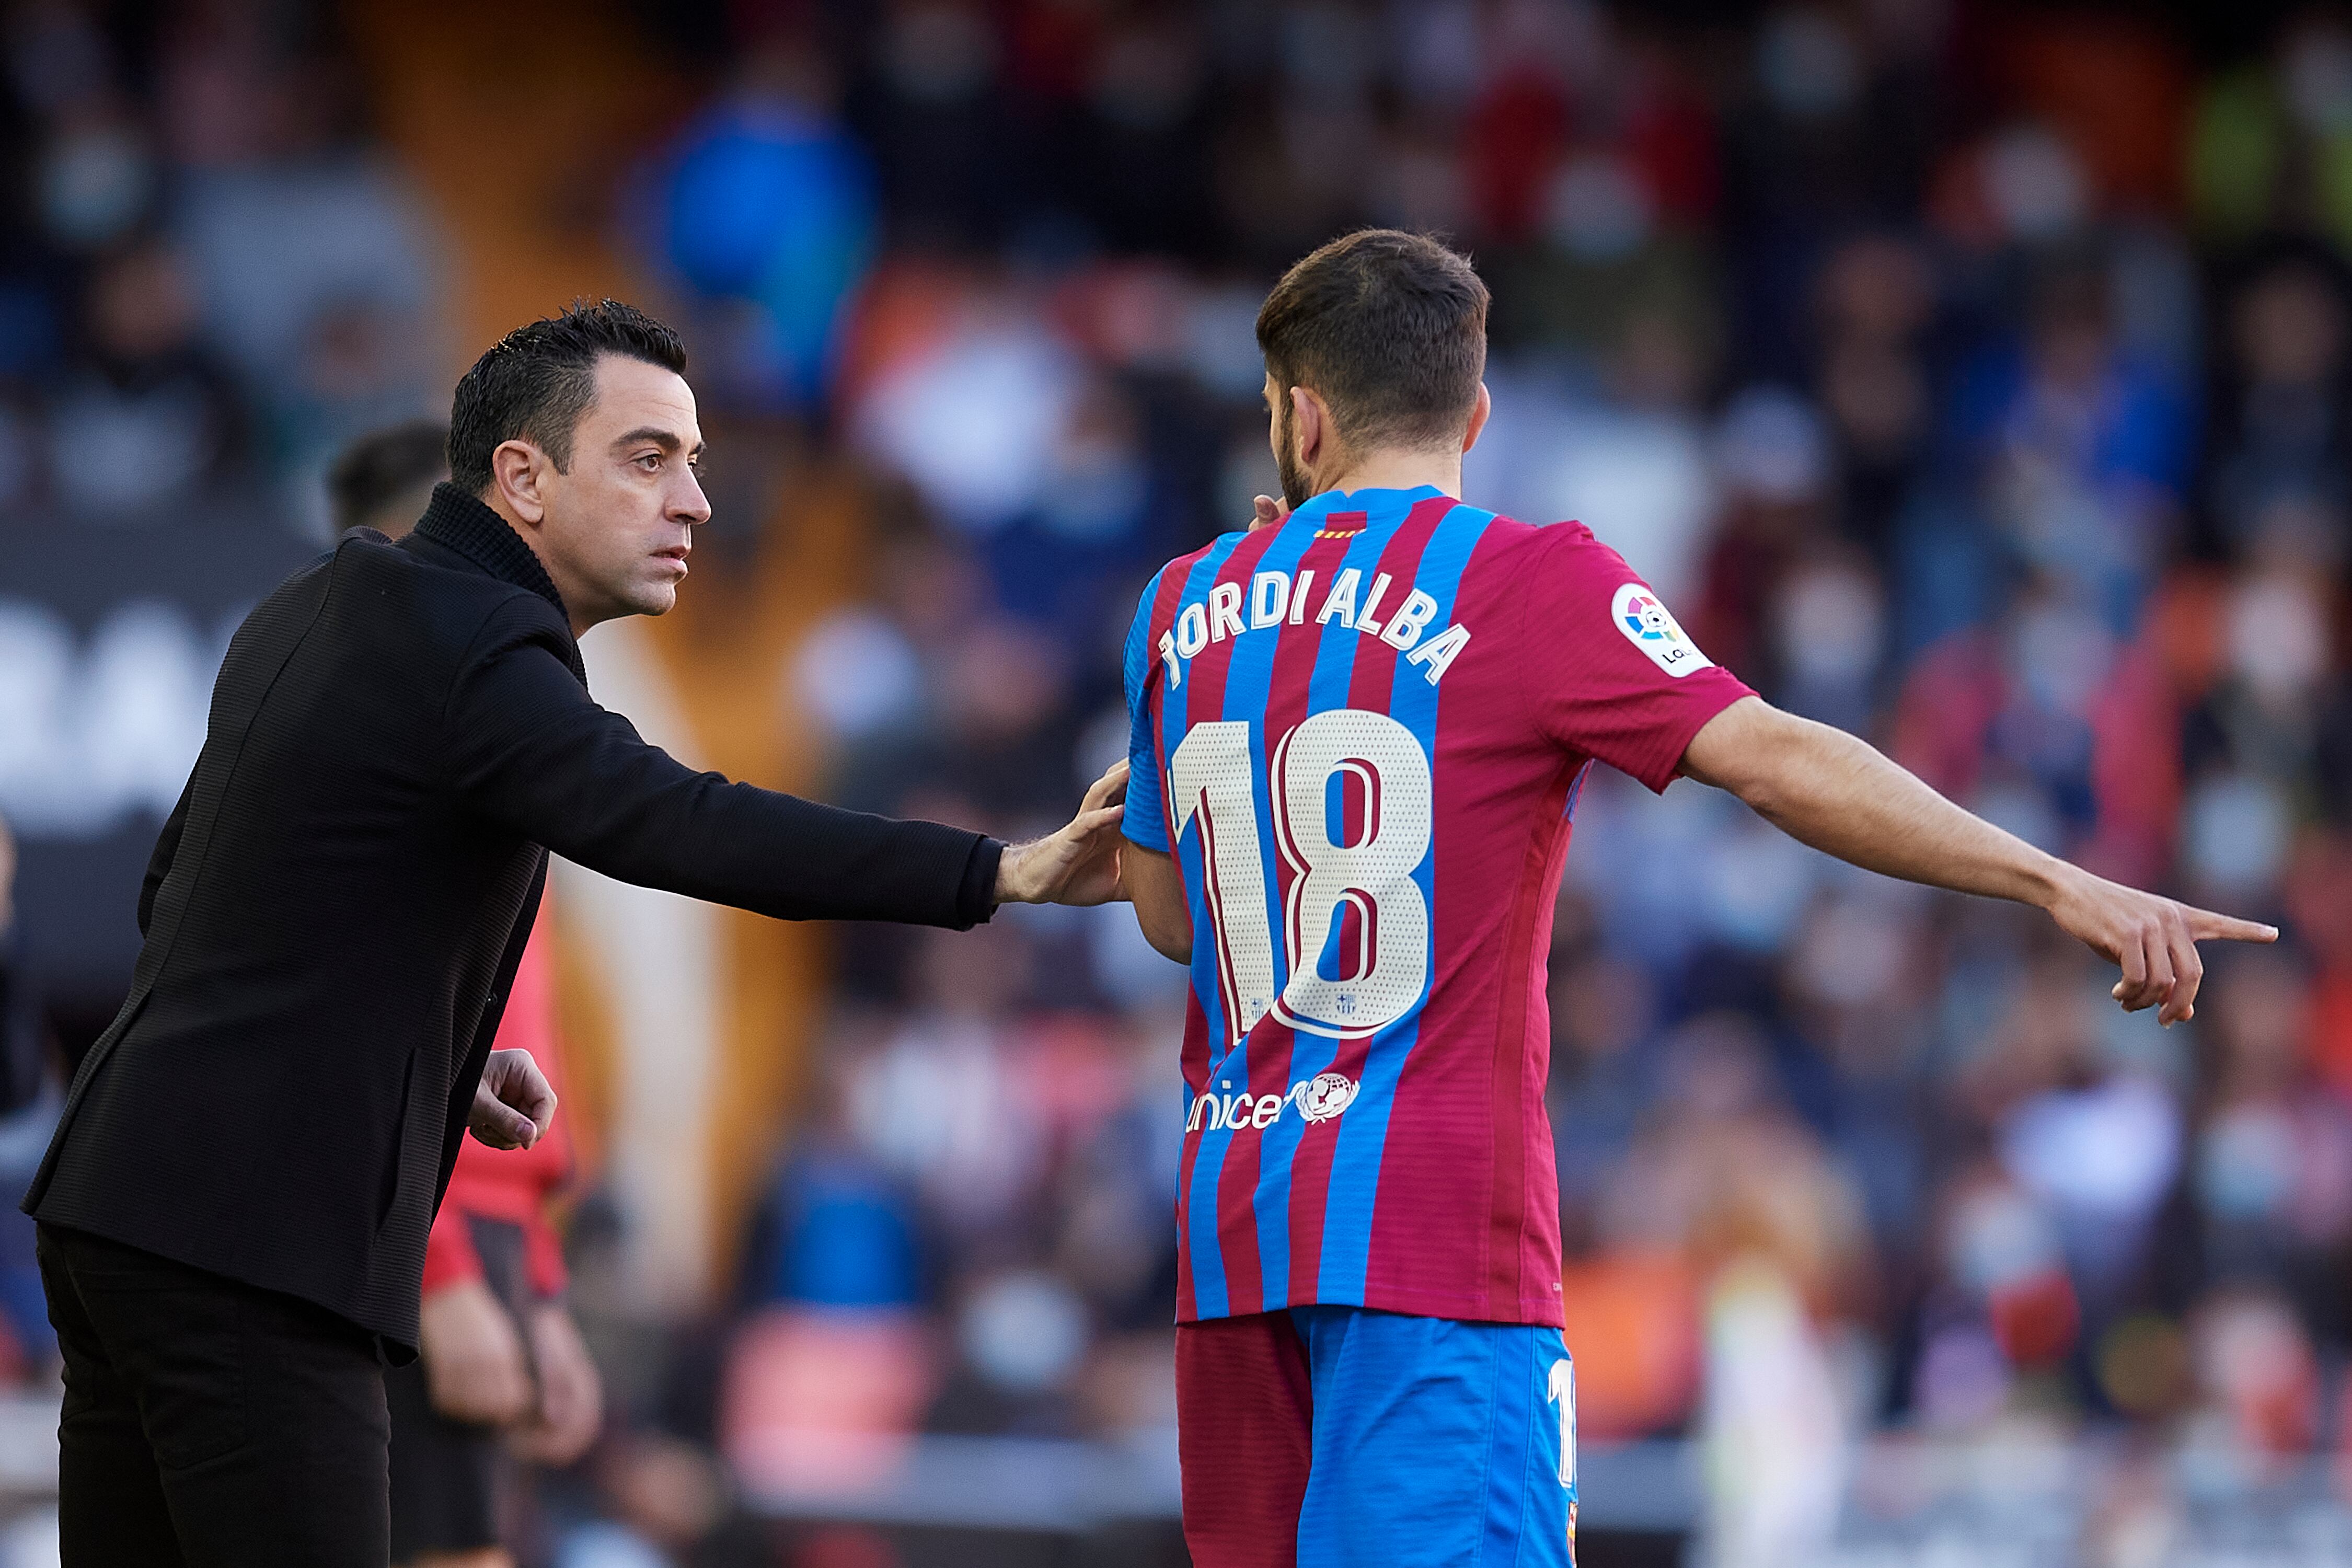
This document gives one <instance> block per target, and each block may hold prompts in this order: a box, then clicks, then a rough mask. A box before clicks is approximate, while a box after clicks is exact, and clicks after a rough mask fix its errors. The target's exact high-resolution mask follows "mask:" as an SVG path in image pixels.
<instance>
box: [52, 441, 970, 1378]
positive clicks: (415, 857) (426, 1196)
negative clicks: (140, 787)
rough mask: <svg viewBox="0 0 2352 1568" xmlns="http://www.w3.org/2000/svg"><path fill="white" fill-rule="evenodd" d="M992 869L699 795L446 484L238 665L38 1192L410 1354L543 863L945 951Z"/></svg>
mask: <svg viewBox="0 0 2352 1568" xmlns="http://www.w3.org/2000/svg"><path fill="white" fill-rule="evenodd" d="M1002 849H1003V847H1002V846H1001V845H999V844H997V843H996V842H995V841H994V840H992V839H987V838H983V837H981V836H980V835H978V834H975V833H967V832H963V831H961V829H957V828H952V827H943V826H939V825H937V824H934V823H922V822H893V821H890V820H887V819H886V818H883V817H878V816H865V815H863V814H860V813H856V812H846V811H839V810H835V809H834V808H833V807H831V806H825V805H814V804H812V803H810V802H807V801H803V800H796V799H794V798H793V797H792V796H790V795H776V794H772V793H771V792H769V791H767V790H762V789H755V788H753V787H751V785H749V784H730V783H729V782H727V781H726V780H725V779H724V778H721V777H720V776H719V775H718V774H717V773H694V772H692V771H690V770H688V768H686V767H684V766H683V765H681V764H680V763H677V761H675V760H674V759H672V758H671V757H670V756H669V755H668V753H667V752H663V751H661V750H660V749H658V748H657V747H655V746H652V745H648V744H647V743H646V742H645V741H643V740H642V739H640V738H639V737H638V734H637V732H636V731H635V728H633V727H632V726H631V725H630V723H629V721H627V720H625V719H624V718H622V717H621V716H620V715H618V714H616V713H610V712H607V711H606V710H604V709H602V708H600V707H598V706H597V705H596V704H595V703H594V702H593V700H590V698H589V695H588V689H587V682H586V676H585V673H584V671H583V668H582V665H581V662H580V650H579V647H578V646H577V645H576V644H575V643H574V642H573V641H572V633H571V631H570V629H569V626H568V625H567V622H566V619H565V616H564V614H563V609H562V601H561V600H560V599H559V598H558V596H557V594H556V590H555V586H554V584H552V583H551V582H550V581H549V580H548V577H547V574H546V572H545V571H544V570H543V569H541V566H540V563H539V560H538V558H537V557H536V556H534V555H533V554H532V553H531V552H530V547H529V546H528V545H526V544H524V543H523V542H522V540H521V538H520V536H518V535H517V534H516V533H515V532H514V531H513V530H511V529H510V528H509V527H508V526H507V524H506V522H505V521H503V520H502V519H501V518H499V515H498V514H497V513H496V512H494V511H492V510H490V509H489V508H488V507H487V506H484V505H483V504H482V503H481V502H480V501H479V500H476V499H474V498H473V497H472V496H469V495H467V494H466V493H465V492H463V491H461V490H458V489H455V488H454V487H452V486H449V485H443V486H442V487H441V488H440V489H437V490H436V491H435V492H434V496H433V501H432V504H431V506H430V507H429V508H428V509H427V510H426V511H425V518H424V521H422V522H421V523H419V524H418V526H417V529H416V531H415V533H413V534H411V535H410V536H409V537H408V538H406V539H404V540H402V541H401V542H399V543H397V544H394V543H392V542H388V541H386V540H385V539H384V537H383V535H382V534H380V533H376V532H373V531H365V530H363V531H359V532H357V533H354V534H352V535H351V536H349V537H347V538H345V539H344V540H343V541H342V542H341V543H340V544H339V545H338V546H337V547H336V549H335V551H334V552H333V553H332V554H331V555H328V556H326V557H324V558H323V559H321V560H320V561H319V562H318V563H315V564H313V565H311V566H310V567H308V568H306V569H304V570H303V571H301V572H299V573H297V574H295V575H294V576H293V577H291V578H289V580H288V581H287V582H286V583H285V584H284V585H282V586H281V587H279V588H278V591H277V592H275V593H274V594H272V595H270V596H269V597H268V599H266V600H264V601H263V602H262V604H261V605H260V607H259V608H257V609H256V610H255V611H254V612H253V614H252V615H251V616H248V617H247V620H246V622H245V625H244V626H242V627H240V628H239V629H238V631H237V634H236V637H235V639H234V640H232V641H231V643H230V644H229V649H228V655H227V658H226V661H225V662H224V663H223V665H222V667H221V672H220V678H219V679H218V680H217V681H216V682H215V684H214V687H213V702H212V714H211V720H210V724H209V728H208V730H207V732H206V734H205V746H204V751H203V752H202V753H201V754H200V755H199V756H198V758H197V761H196V765H195V771H194V773H193V774H192V775H191V776H190V778H189V780H188V787H187V789H186V791H185V792H184V794H183V795H181V797H180V803H179V805H178V807H177V808H176V809H175V810H174V811H173V813H172V815H171V817H170V819H169V820H168V821H167V822H166V823H165V824H164V826H163V837H161V839H160V840H159V841H158V842H157V844H156V846H155V856H154V859H153V862H152V865H151V866H150V867H149V868H148V873H147V881H146V886H145V889H144V890H143V891H142V895H141V897H140V900H139V923H140V927H141V929H142V931H143V932H144V933H145V935H146V945H145V947H144V948H143V949H142V952H141V953H140V956H139V963H138V967H137V969H136V971H135V972H134V974H133V978H132V982H131V994H130V996H129V998H128V999H127V1000H126V1001H125V1002H124V1004H123V1006H122V1011H121V1013H120V1014H119V1015H117V1016H116V1017H115V1020H114V1022H113V1024H112V1026H110V1027H109V1028H108V1030H107V1031H106V1033H105V1034H104V1035H103V1036H101V1037H100V1039H99V1041H98V1043H97V1044H96V1045H95V1046H93V1047H91V1048H90V1051H89V1056H88V1058H86V1059H85V1060H84V1061H83V1063H82V1068H81V1070H80V1072H79V1073H78V1074H77V1075H76V1076H75V1079H74V1083H73V1088H72V1090H71V1091H70V1093H69V1094H68V1098H67V1100H66V1107H65V1113H64V1117H63V1119H62V1120H61V1121H60V1122H59V1123H58V1131H57V1136H56V1138H55V1140H54V1141H53V1142H51V1144H50V1146H49V1152H48V1156H47V1159H46V1160H45V1161H43V1163H42V1165H41V1169H40V1173H39V1174H38V1175H37V1176H36V1177H35V1178H34V1181H33V1185H32V1189H31V1191H30V1193H29V1194H27V1195H26V1199H25V1208H26V1212H28V1213H30V1214H32V1215H35V1216H36V1217H37V1218H39V1219H41V1220H44V1221H46V1222H48V1223H51V1224H55V1225H62V1226H73V1227H76V1228H78V1229H81V1230H87V1231H93V1232H95V1233H97V1234H98V1235H100V1236H103V1237H110V1238H112V1239H114V1240H116V1241H121V1242H125V1243H128V1244H129V1245H131V1246H133V1247H144V1248H145V1249H147V1250H148V1251H150V1252H155V1253H160V1254H162V1255H163V1257H165V1258H174V1259H176V1260H178V1261H180V1262H182V1263H186V1264H191V1265H194V1267H196V1268H206V1269H210V1270H213V1271H214V1272H215V1273H219V1274H224V1275H226V1276H228V1277H229V1278H231V1279H240V1280H244V1281H246V1282H247V1283H248V1284H253V1285H258V1286H262V1287H265V1288H267V1289H274V1290H282V1291H286V1292H289V1293H290V1294H292V1295H296V1296H299V1297H302V1298H304V1299H306V1300H311V1301H315V1302H317V1303H319V1304H320V1305H321V1306H323V1307H327V1308H329V1309H331V1310H333V1311H336V1312H339V1313H341V1315H343V1316H344V1317H346V1318H349V1319H350V1320H352V1321H354V1322H356V1323H358V1324H360V1325H361V1326H362V1327H363V1328H365V1329H368V1330H370V1331H373V1332H375V1333H377V1334H380V1335H382V1336H383V1337H384V1338H385V1339H386V1340H388V1341H390V1342H392V1345H393V1348H394V1352H395V1353H397V1352H400V1351H402V1350H406V1349H413V1348H414V1346H415V1343H416V1317H417V1301H418V1292H419V1288H420V1281H421V1279H422V1277H423V1272H424V1266H425V1232H426V1231H427V1230H428V1229H429V1228H430V1227H431V1226H432V1223H433V1214H434V1210H435V1208H436V1206H437V1205H439V1203H440V1199H441V1193H442V1190H443V1189H444V1188H445V1187H446V1185H447V1183H448V1180H449V1169H450V1166H451V1165H452V1164H453V1163H455V1161H456V1160H457V1147H458V1140H459V1139H460V1138H461V1137H463V1136H464V1135H465V1131H466V1121H467V1111H468V1109H469V1108H470V1107H471V1105H472V1103H473V1097H474V1089H475V1086H476V1084H477V1082H478V1080H479V1079H480V1077H481V1071H482V1064H483V1062H484V1060H485V1059H486V1058H488V1052H489V1048H490V1040H491V1037H492V1036H493V1035H494V1034H495V1033H496V1032H497V1029H498V1023H499V1013H500V1011H501V1010H502V1009H503V1008H504V1006H505V1004H506V993H507V987H508V985H509V984H510V983H511V981H512V979H513V975H514V970H515V965H516V963H517V962H518V961H519V960H520V957H521V953H522V946H523V942H524V940H525V938H526V937H527V936H528V935H529V933H530V926H531V921H532V919H533V917H534V915H535V914H536V913H537V911H538V907H539V895H540V889H541V886H542V885H543V883H544V882H545V879H546V868H547V853H548V851H549V850H553V851H555V852H556V853H558V854H561V855H563V856H566V857H568V858H571V859H572V860H575V861H577V862H579V863H580V864H581V865H583V866H587V867H591V868H594V869H596V870H599V871H602V872H604V873H605V874H606V875H607V876H612V877H616V878H619V879H622V880H624V881H628V882H635V883H640V884H642V885H644V886H646V887H655V888H667V889H670V890H672V891H675V892H679V893H686V894H688V895H691V896H693V897H695V898H700V899H709V900H714V901H716V902H719V903H727V904H733V905H736V906H738V907H739V908H742V909H747V910H758V911H759V912H761V913H762V914H768V915H773V916H776V917H778V918H780V919H785V920H802V919H819V918H826V919H842V920H888V921H910V922H914V923H918V924H924V925H938V926H948V927H952V928H956V929H961V928H964V927H967V926H970V925H971V924H973V923H974V922H976V921H982V920H985V919H987V918H988V915H989V912H990V910H992V907H993V905H992V894H993V891H994V889H995V883H996V868H997V860H998V858H999V856H1000V854H1001V853H1002Z"/></svg>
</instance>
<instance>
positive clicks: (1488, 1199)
mask: <svg viewBox="0 0 2352 1568" xmlns="http://www.w3.org/2000/svg"><path fill="white" fill-rule="evenodd" d="M1126 679H1127V700H1128V711H1129V720H1130V721H1131V726H1132V742H1131V752H1132V756H1131V762H1132V764H1133V776H1132V778H1131V779H1130V781H1129V785H1128V796H1127V816H1126V829H1125V830H1126V833H1127V836H1128V837H1129V838H1130V839H1132V840H1134V841H1135V842H1136V843H1137V844H1139V845H1141V846H1143V847H1146V848H1150V849H1156V850H1160V851H1161V852H1163V853H1172V854H1174V855H1175V856H1176V858H1177V859H1178V861H1179V863H1180V864H1181V867H1182V868H1183V873H1184V886H1185V891H1186V895H1187V898H1188V900H1189V901H1190V903H1191V906H1192V930H1193V933H1194V935H1193V942H1192V999H1191V1002H1190V1005H1189V1006H1188V1008H1187V1017H1186V1025H1185V1036H1184V1049H1183V1065H1184V1125H1185V1135H1184V1147H1183V1157H1182V1164H1181V1176H1180V1180H1179V1185H1178V1191H1177V1202H1176V1214H1177V1229H1178V1238H1179V1246H1180V1268H1179V1301H1178V1313H1177V1316H1178V1319H1179V1321H1186V1322H1190V1321H1197V1320H1200V1319H1203V1318H1218V1317H1227V1316H1233V1315H1237V1314H1241V1313H1246V1312H1258V1311H1272V1310H1276V1309H1280V1308H1286V1307H1297V1306H1305V1305H1309V1304H1316V1303H1321V1304H1332V1305H1348V1306H1361V1307H1371V1308H1377V1309H1381V1310H1389V1311H1397V1312H1411V1313H1417V1314H1421V1315H1423V1316H1431V1317H1445V1318H1461V1319H1472V1320H1479V1321H1499V1322H1525V1323H1539V1324H1554V1325H1557V1324H1558V1323H1559V1321H1560V1305H1559V1289H1560V1258H1559V1195H1558V1185H1557V1175H1556V1172H1555V1166H1554V1159H1553V1152H1552V1142H1551V1131H1550V1124H1549V1119H1548V1117H1547V1116H1546V1114H1545V1110H1544V1099H1543V1091H1544V1082H1545V1078H1546V1075H1547V1073H1548V1071H1549V1061H1550V1028H1549V1014H1548V1011H1547V1008H1546V1005H1545V999H1544V984H1545V973H1544V971H1545V956H1546V953H1547V952H1548V951H1549V946H1550V940H1551V921H1552V906H1553V901H1554V899H1555V897H1556V894H1557V890H1558V888H1559V876H1560V868H1561V866H1562V863H1563V860H1564V858H1565V856H1566V853H1567V849H1568V839H1569V826H1570V817H1571V816H1572V813H1573V811H1574V806H1575V799H1576V792H1577V789H1578V787H1579V785H1580V784H1581V783H1582V781H1583V778H1584V774H1585V772H1586V770H1587V769H1588V768H1589V767H1590V766H1591V763H1592V762H1593V761H1595V760H1599V761H1601V762H1605V763H1610V764H1611V765H1612V766H1614V767H1618V768H1622V770H1624V771H1625V772H1626V773H1631V774H1632V775H1633V777H1635V778H1637V779H1640V780H1641V781H1642V782H1643V784H1647V785H1648V786H1649V787H1650V788H1652V789H1656V790H1663V789H1664V787H1665V786H1666V784H1667V783H1668V782H1669V781H1670V780H1671V779H1672V778H1673V777H1674V773H1675V767H1676V766H1677V765H1678V764H1679V763H1680V762H1681V760H1682V755H1683V752H1684V749H1685V747H1686V746H1687V745H1688V744H1689V742H1690V739H1691V737H1692V736H1693V735H1694V734H1696V732H1697V731H1698V729H1699V727H1700V726H1701V725H1703V724H1705V723H1706V721H1707V720H1709V719H1711V718H1713V717H1714V716H1715V714H1717V712H1719V711H1721V710H1722V709H1724V708H1725V707H1726V706H1727V705H1728V704H1730V703H1731V702H1732V701H1734V700H1737V699H1738V698H1740V697H1742V696H1745V695H1747V694H1748V688H1747V687H1745V686H1743V685H1741V684H1740V682H1739V681H1738V680H1737V679H1734V678H1733V677H1732V676H1731V675H1729V674H1728V673H1727V672H1726V671H1724V670H1722V669H1720V668H1717V667H1715V666H1714V665H1712V664H1710V663H1709V662H1708V661H1707V659H1706V656H1705V655H1703V654H1701V653H1700V652H1699V651H1698V649H1697V648H1696V647H1695V646H1694V645H1693V644H1692V643H1691V642H1690V640H1689V638H1688V637H1686V636H1685V635H1684V633H1683V631H1682V629H1681V627H1680V626H1677V625H1676V624H1675V620H1674V617H1673V616H1671V615H1670V614H1668V613H1667V612H1666V610H1665V608H1664V606H1663V605H1660V604H1659V603H1658V601H1657V599H1656V597H1655V595H1653V594H1651V592H1650V591H1649V589H1648V587H1647V585H1646V584H1643V582H1642V581H1641V579H1639V578H1638V577H1636V576H1635V575H1634V574H1633V572H1632V571H1631V570H1630V569H1629V568H1628V567H1627V566H1626V565H1625V563H1624V562H1623V561H1622V559H1620V558H1619V556H1618V555H1617V553H1616V552H1614V551H1612V550H1611V549H1610V548H1609V547H1608V546H1606V545H1604V544H1602V543H1601V542H1599V541H1598V540H1596V539H1595V538H1594V537H1593V536H1592V534H1591V531H1589V530H1587V529H1585V528H1583V527H1581V526H1580V525H1577V524H1574V523H1561V524H1558V525H1556V526H1552V527H1547V528H1536V527H1530V526H1529V525H1528V524H1525V523H1520V522H1516V521H1511V520H1509V519H1507V518H1501V517H1497V516H1496V515H1495V514H1494V513H1492V512H1487V511H1481V510H1478V509H1476V508H1475V507H1470V506H1465V505H1463V504H1462V503H1460V502H1458V501H1456V500H1453V499H1452V498H1451V497H1448V496H1446V495H1444V494H1443V493H1441V492H1440V491H1438V490H1436V489H1433V488H1426V487H1424V488H1423V489H1415V490H1361V491H1357V492H1354V493H1352V494H1342V493H1337V492H1335V493H1331V494H1327V495H1322V496H1318V497H1317V498H1316V499H1315V500H1311V501H1309V502H1308V503H1307V504H1306V505H1305V506H1302V507H1300V508H1299V509H1298V510H1296V511H1294V512H1293V513H1292V514H1291V515H1290V516H1289V517H1288V518H1287V519H1286V520H1285V521H1283V522H1281V523H1279V524H1276V525H1274V526H1271V527H1266V528H1262V529H1257V530H1253V531H1249V532H1246V533H1229V534H1226V535H1224V536H1223V537H1221V538H1219V539H1217V540H1216V541H1214V542H1213V543H1211V544H1209V545H1208V546H1206V547H1205V548H1203V549H1202V550H1200V551H1198V552H1194V553H1193V554H1191V555H1188V556H1184V557H1182V558H1181V559H1179V560H1177V561H1173V562H1171V563H1169V564H1168V565H1167V566H1165V567H1164V568H1162V569H1161V571H1160V574H1159V575H1158V576H1157V577H1155V578H1154V579H1153V580H1152V584H1151V585H1150V588H1149V589H1147V590H1146V591H1145V593H1144V595H1143V600H1142V603H1141V605H1139V608H1138V610H1137V612H1136V618H1135V623H1134V627H1133V630H1132V631H1131V632H1130V633H1129V637H1128V642H1127V649H1126Z"/></svg>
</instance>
